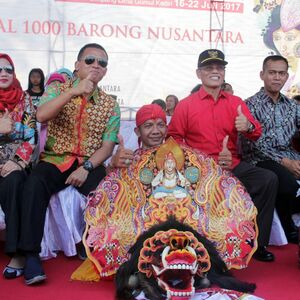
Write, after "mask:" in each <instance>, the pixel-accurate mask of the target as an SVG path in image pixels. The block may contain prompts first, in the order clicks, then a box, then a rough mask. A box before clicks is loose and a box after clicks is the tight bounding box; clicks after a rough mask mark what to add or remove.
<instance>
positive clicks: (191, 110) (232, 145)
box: [168, 88, 262, 168]
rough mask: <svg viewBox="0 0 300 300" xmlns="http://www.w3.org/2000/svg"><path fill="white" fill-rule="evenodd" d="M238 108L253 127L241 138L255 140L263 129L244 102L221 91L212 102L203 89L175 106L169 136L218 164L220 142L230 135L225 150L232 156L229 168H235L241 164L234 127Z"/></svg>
mask: <svg viewBox="0 0 300 300" xmlns="http://www.w3.org/2000/svg"><path fill="white" fill-rule="evenodd" d="M239 105H241V107H242V112H243V114H244V115H245V116H246V117H247V119H248V120H249V121H250V122H251V123H252V124H253V125H254V126H255V129H254V131H253V132H251V133H243V135H244V136H245V137H247V138H249V139H251V140H253V141H256V140H257V139H258V138H259V137H260V135H261V133H262V128H261V125H260V123H259V122H258V121H257V120H255V119H254V117H253V116H252V115H251V113H250V111H249V109H248V107H247V105H246V104H245V103H244V101H243V100H242V99H241V98H239V97H236V96H234V95H231V94H228V93H226V92H223V91H220V93H219V96H218V99H217V101H215V100H214V99H213V97H212V96H211V95H210V94H208V93H207V92H206V91H205V89H204V88H201V89H200V90H199V92H197V93H194V94H192V95H190V96H188V97H187V98H185V99H183V100H181V101H180V102H179V103H178V105H177V106H176V109H175V112H174V115H173V117H172V119H171V123H170V124H169V128H168V136H172V137H173V138H174V139H175V140H176V141H177V142H178V143H185V144H187V145H188V146H190V147H192V148H194V149H198V150H200V151H202V152H203V153H206V154H207V155H209V156H210V157H212V158H214V159H215V160H216V161H217V160H218V156H219V153H220V152H221V151H222V144H223V139H224V138H225V136H226V135H229V140H228V149H229V150H230V151H231V153H232V160H233V162H232V168H235V167H236V166H237V165H238V164H239V162H240V156H239V154H238V146H237V140H238V132H237V130H236V128H235V119H236V117H237V116H238V111H237V110H238V106H239Z"/></svg>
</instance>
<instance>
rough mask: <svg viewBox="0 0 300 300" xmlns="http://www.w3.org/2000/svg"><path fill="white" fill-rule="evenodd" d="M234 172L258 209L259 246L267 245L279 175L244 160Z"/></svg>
mask: <svg viewBox="0 0 300 300" xmlns="http://www.w3.org/2000/svg"><path fill="white" fill-rule="evenodd" d="M232 173H233V174H234V175H235V176H236V177H237V178H238V179H239V180H240V181H241V182H242V183H243V185H244V186H245V187H246V190H247V191H248V193H249V194H250V196H251V198H252V201H253V203H254V205H255V207H256V208H257V210H258V215H257V218H256V221H257V226H258V230H259V234H258V246H261V247H263V246H267V245H268V244H269V238H270V232H271V226H272V221H273V214H274V208H275V200H276V195H277V188H278V179H277V176H276V175H275V174H274V173H273V172H271V171H269V170H266V169H263V168H258V167H255V166H252V165H251V164H248V163H246V162H243V161H242V162H240V163H239V164H238V165H237V166H236V167H235V168H234V169H233V170H232Z"/></svg>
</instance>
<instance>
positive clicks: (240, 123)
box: [235, 105, 250, 132]
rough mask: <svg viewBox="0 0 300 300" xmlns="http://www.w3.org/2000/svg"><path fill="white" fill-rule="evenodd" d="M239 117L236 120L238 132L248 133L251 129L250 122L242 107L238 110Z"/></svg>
mask: <svg viewBox="0 0 300 300" xmlns="http://www.w3.org/2000/svg"><path fill="white" fill-rule="evenodd" d="M237 113H238V115H237V117H236V118H235V128H236V130H237V131H238V132H247V131H248V129H249V125H250V122H249V121H248V119H247V117H246V116H245V115H244V114H243V112H242V106H241V105H239V106H238V108H237Z"/></svg>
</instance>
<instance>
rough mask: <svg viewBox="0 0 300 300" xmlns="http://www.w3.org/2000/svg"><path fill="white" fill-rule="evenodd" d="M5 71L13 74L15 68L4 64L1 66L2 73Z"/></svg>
mask: <svg viewBox="0 0 300 300" xmlns="http://www.w3.org/2000/svg"><path fill="white" fill-rule="evenodd" d="M2 71H4V72H5V73H7V74H9V75H12V74H13V73H14V68H13V67H12V66H3V67H0V73H1V72H2Z"/></svg>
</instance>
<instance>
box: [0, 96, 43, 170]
mask: <svg viewBox="0 0 300 300" xmlns="http://www.w3.org/2000/svg"><path fill="white" fill-rule="evenodd" d="M10 117H11V118H12V120H13V121H14V124H15V126H14V130H13V132H11V133H10V134H0V150H1V154H0V163H5V162H6V161H7V160H9V159H16V160H22V161H24V162H25V163H26V164H27V165H28V164H29V163H30V162H31V161H32V153H33V150H34V148H35V145H36V143H37V137H38V135H37V130H36V119H35V109H34V106H33V104H32V102H31V99H30V97H26V96H24V95H22V99H21V101H20V102H19V103H18V104H17V105H16V106H15V107H14V109H13V111H11V112H10Z"/></svg>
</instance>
